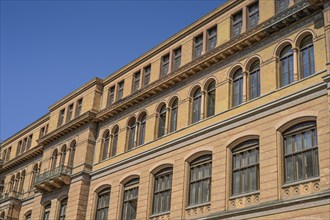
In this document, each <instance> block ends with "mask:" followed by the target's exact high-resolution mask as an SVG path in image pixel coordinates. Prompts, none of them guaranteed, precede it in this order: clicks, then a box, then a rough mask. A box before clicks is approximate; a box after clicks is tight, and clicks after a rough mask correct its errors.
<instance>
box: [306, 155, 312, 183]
mask: <svg viewBox="0 0 330 220" xmlns="http://www.w3.org/2000/svg"><path fill="white" fill-rule="evenodd" d="M304 156H305V159H304V165H305V167H304V169H305V178H306V177H312V176H313V160H312V151H307V152H305V153H304Z"/></svg>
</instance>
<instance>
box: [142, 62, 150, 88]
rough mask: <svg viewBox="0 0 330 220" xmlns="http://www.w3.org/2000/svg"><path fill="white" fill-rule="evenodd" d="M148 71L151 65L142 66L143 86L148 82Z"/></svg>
mask: <svg viewBox="0 0 330 220" xmlns="http://www.w3.org/2000/svg"><path fill="white" fill-rule="evenodd" d="M150 73H151V65H149V66H147V67H144V69H143V86H146V85H148V84H149V82H150Z"/></svg>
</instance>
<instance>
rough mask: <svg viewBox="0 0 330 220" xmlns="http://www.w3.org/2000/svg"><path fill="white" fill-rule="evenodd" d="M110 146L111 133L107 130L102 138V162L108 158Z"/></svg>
mask: <svg viewBox="0 0 330 220" xmlns="http://www.w3.org/2000/svg"><path fill="white" fill-rule="evenodd" d="M109 144H110V132H109V130H106V131H105V132H104V133H103V136H102V150H101V160H105V159H107V157H108V152H109Z"/></svg>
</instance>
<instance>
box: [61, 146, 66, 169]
mask: <svg viewBox="0 0 330 220" xmlns="http://www.w3.org/2000/svg"><path fill="white" fill-rule="evenodd" d="M65 158H66V145H63V146H62V148H61V158H60V166H64V164H65Z"/></svg>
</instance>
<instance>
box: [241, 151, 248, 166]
mask: <svg viewBox="0 0 330 220" xmlns="http://www.w3.org/2000/svg"><path fill="white" fill-rule="evenodd" d="M247 165H248V152H247V151H245V152H244V153H243V155H242V167H246V166H247Z"/></svg>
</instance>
